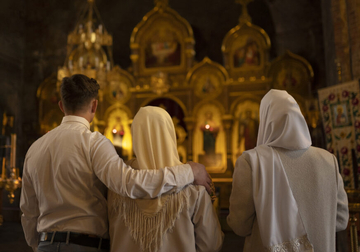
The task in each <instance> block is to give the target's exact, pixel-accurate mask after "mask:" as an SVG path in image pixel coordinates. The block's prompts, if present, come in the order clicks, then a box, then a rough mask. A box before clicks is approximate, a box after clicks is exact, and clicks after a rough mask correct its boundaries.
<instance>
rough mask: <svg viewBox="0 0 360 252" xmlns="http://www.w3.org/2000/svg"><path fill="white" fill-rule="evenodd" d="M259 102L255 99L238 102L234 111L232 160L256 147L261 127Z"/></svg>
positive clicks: (234, 160)
mask: <svg viewBox="0 0 360 252" xmlns="http://www.w3.org/2000/svg"><path fill="white" fill-rule="evenodd" d="M259 102H260V101H259ZM259 107H260V105H259V103H258V102H256V101H253V100H244V101H242V102H240V103H238V104H237V106H236V108H235V111H234V118H236V119H235V120H234V124H233V128H232V140H231V141H232V160H233V162H234V163H235V162H236V159H237V158H238V157H239V156H240V155H241V154H242V153H243V152H244V151H246V150H250V149H253V148H255V147H256V143H257V134H258V128H259Z"/></svg>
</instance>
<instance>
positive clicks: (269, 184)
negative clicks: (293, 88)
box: [248, 90, 313, 251]
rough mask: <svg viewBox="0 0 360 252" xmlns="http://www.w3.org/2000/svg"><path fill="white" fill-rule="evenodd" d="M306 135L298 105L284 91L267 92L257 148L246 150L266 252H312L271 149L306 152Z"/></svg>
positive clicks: (306, 129)
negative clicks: (304, 150)
mask: <svg viewBox="0 0 360 252" xmlns="http://www.w3.org/2000/svg"><path fill="white" fill-rule="evenodd" d="M310 145H311V138H310V133H309V130H308V126H307V124H306V121H305V119H304V117H303V115H302V114H301V111H300V108H299V105H298V104H297V103H296V101H295V100H294V98H293V97H292V96H291V95H289V94H288V93H287V92H286V91H280V90H270V91H269V92H268V93H267V94H266V95H265V96H264V98H263V99H262V100H261V104H260V125H259V132H258V140H257V146H256V148H255V149H254V150H250V151H248V154H249V155H250V162H251V164H250V165H251V168H252V181H253V197H254V203H255V210H256V217H257V220H258V224H259V230H260V235H261V240H262V242H263V245H264V246H265V247H266V248H267V250H268V251H313V247H312V245H311V243H310V241H309V240H308V238H307V233H306V230H305V227H304V224H303V222H302V219H301V216H300V213H299V209H298V206H297V203H296V201H295V198H294V196H293V193H292V191H291V188H290V185H289V181H288V178H287V176H286V173H285V170H284V167H283V164H282V162H281V159H280V157H279V154H278V153H277V151H276V150H275V149H274V148H273V147H279V148H284V149H289V150H301V149H307V148H309V147H310Z"/></svg>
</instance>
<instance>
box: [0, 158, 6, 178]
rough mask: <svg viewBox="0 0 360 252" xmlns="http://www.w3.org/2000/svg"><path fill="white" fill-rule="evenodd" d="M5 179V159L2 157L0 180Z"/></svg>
mask: <svg viewBox="0 0 360 252" xmlns="http://www.w3.org/2000/svg"><path fill="white" fill-rule="evenodd" d="M5 178H6V169H5V158H4V157H3V162H2V173H1V179H3V180H4V179H5Z"/></svg>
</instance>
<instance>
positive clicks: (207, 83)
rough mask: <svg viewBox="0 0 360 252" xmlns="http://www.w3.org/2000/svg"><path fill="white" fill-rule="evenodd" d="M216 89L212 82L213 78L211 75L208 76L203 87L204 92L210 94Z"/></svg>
mask: <svg viewBox="0 0 360 252" xmlns="http://www.w3.org/2000/svg"><path fill="white" fill-rule="evenodd" d="M215 90H216V87H215V85H214V84H213V83H212V81H211V79H210V77H209V76H207V77H206V81H205V83H204V85H203V87H202V92H203V93H204V94H209V93H212V92H214V91H215Z"/></svg>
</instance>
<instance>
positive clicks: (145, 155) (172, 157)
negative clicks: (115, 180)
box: [113, 106, 188, 252]
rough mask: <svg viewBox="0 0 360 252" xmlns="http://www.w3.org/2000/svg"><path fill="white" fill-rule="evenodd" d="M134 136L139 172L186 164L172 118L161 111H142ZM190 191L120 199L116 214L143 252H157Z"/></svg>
mask: <svg viewBox="0 0 360 252" xmlns="http://www.w3.org/2000/svg"><path fill="white" fill-rule="evenodd" d="M131 134H132V137H133V148H134V153H135V155H136V159H135V160H134V161H132V163H131V166H132V167H133V168H135V169H159V168H163V167H166V166H176V165H180V164H182V163H181V162H180V159H179V154H178V151H177V144H176V133H175V128H174V124H173V122H172V119H171V117H170V115H169V114H168V113H167V112H166V111H165V110H164V109H162V108H159V107H151V106H147V107H143V108H140V110H139V111H138V113H137V114H136V115H135V117H134V120H133V123H132V126H131ZM187 201H188V195H187V191H186V190H182V191H180V192H179V193H176V194H170V195H164V196H161V197H159V198H156V199H135V200H134V199H130V198H128V197H123V196H120V195H117V197H116V202H114V209H113V210H114V211H116V214H121V216H122V218H123V219H124V222H125V225H126V226H127V227H128V229H129V232H130V235H131V236H132V238H133V239H134V241H135V243H137V244H138V245H139V246H140V247H141V249H142V251H145V252H156V251H158V250H159V249H160V247H161V244H162V240H163V236H164V235H165V234H166V233H167V232H168V231H170V230H171V229H172V228H173V227H174V225H175V221H176V219H177V218H178V217H179V215H180V213H181V212H182V210H183V208H184V207H185V206H186V205H187Z"/></svg>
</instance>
